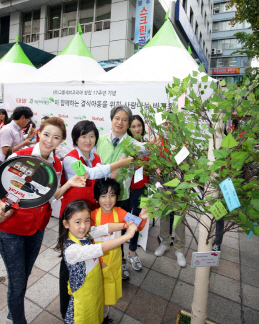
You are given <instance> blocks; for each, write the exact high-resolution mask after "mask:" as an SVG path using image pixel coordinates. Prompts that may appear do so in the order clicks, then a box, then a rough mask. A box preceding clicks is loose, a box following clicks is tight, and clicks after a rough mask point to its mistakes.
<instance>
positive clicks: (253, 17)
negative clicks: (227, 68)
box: [228, 0, 259, 58]
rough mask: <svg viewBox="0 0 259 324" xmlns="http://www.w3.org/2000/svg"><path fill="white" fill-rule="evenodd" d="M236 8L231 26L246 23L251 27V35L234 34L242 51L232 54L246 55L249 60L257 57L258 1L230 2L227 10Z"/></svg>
mask: <svg viewBox="0 0 259 324" xmlns="http://www.w3.org/2000/svg"><path fill="white" fill-rule="evenodd" d="M234 6H235V7H236V10H237V11H236V12H235V17H234V18H233V19H232V21H231V24H232V25H235V24H237V23H242V22H243V21H245V20H246V21H247V22H248V23H249V24H250V25H251V29H252V33H251V34H248V33H246V32H238V33H235V35H234V36H236V38H237V39H238V40H239V42H240V43H242V49H241V50H237V51H235V52H233V53H232V54H236V53H239V54H246V55H247V56H248V57H249V58H252V57H259V1H258V0H249V1H247V0H230V1H229V6H228V8H231V7H234Z"/></svg>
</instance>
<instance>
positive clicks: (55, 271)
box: [49, 264, 60, 278]
mask: <svg viewBox="0 0 259 324" xmlns="http://www.w3.org/2000/svg"><path fill="white" fill-rule="evenodd" d="M59 270H60V264H57V265H56V266H55V267H54V268H53V269H51V270H50V271H49V273H50V274H52V275H53V276H55V277H57V278H59Z"/></svg>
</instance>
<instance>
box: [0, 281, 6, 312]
mask: <svg viewBox="0 0 259 324" xmlns="http://www.w3.org/2000/svg"><path fill="white" fill-rule="evenodd" d="M6 305H7V287H6V286H5V285H3V284H1V285H0V310H1V309H3V308H4V307H5V306H6Z"/></svg>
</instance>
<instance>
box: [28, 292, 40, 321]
mask: <svg viewBox="0 0 259 324" xmlns="http://www.w3.org/2000/svg"><path fill="white" fill-rule="evenodd" d="M24 307H25V316H26V319H27V322H28V323H31V322H32V321H33V320H35V318H36V317H37V316H38V315H39V314H40V313H41V312H42V311H43V309H42V308H41V307H39V306H38V305H36V304H35V303H33V302H32V301H30V300H28V299H27V298H25V301H24Z"/></svg>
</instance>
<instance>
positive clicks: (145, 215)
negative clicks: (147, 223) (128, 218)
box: [140, 206, 149, 219]
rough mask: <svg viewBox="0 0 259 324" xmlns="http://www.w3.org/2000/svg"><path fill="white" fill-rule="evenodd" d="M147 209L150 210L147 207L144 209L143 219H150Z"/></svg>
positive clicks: (142, 212) (142, 211)
mask: <svg viewBox="0 0 259 324" xmlns="http://www.w3.org/2000/svg"><path fill="white" fill-rule="evenodd" d="M147 209H148V207H147V206H146V207H144V208H142V210H141V213H140V216H141V218H142V219H148V217H149V213H147Z"/></svg>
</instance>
